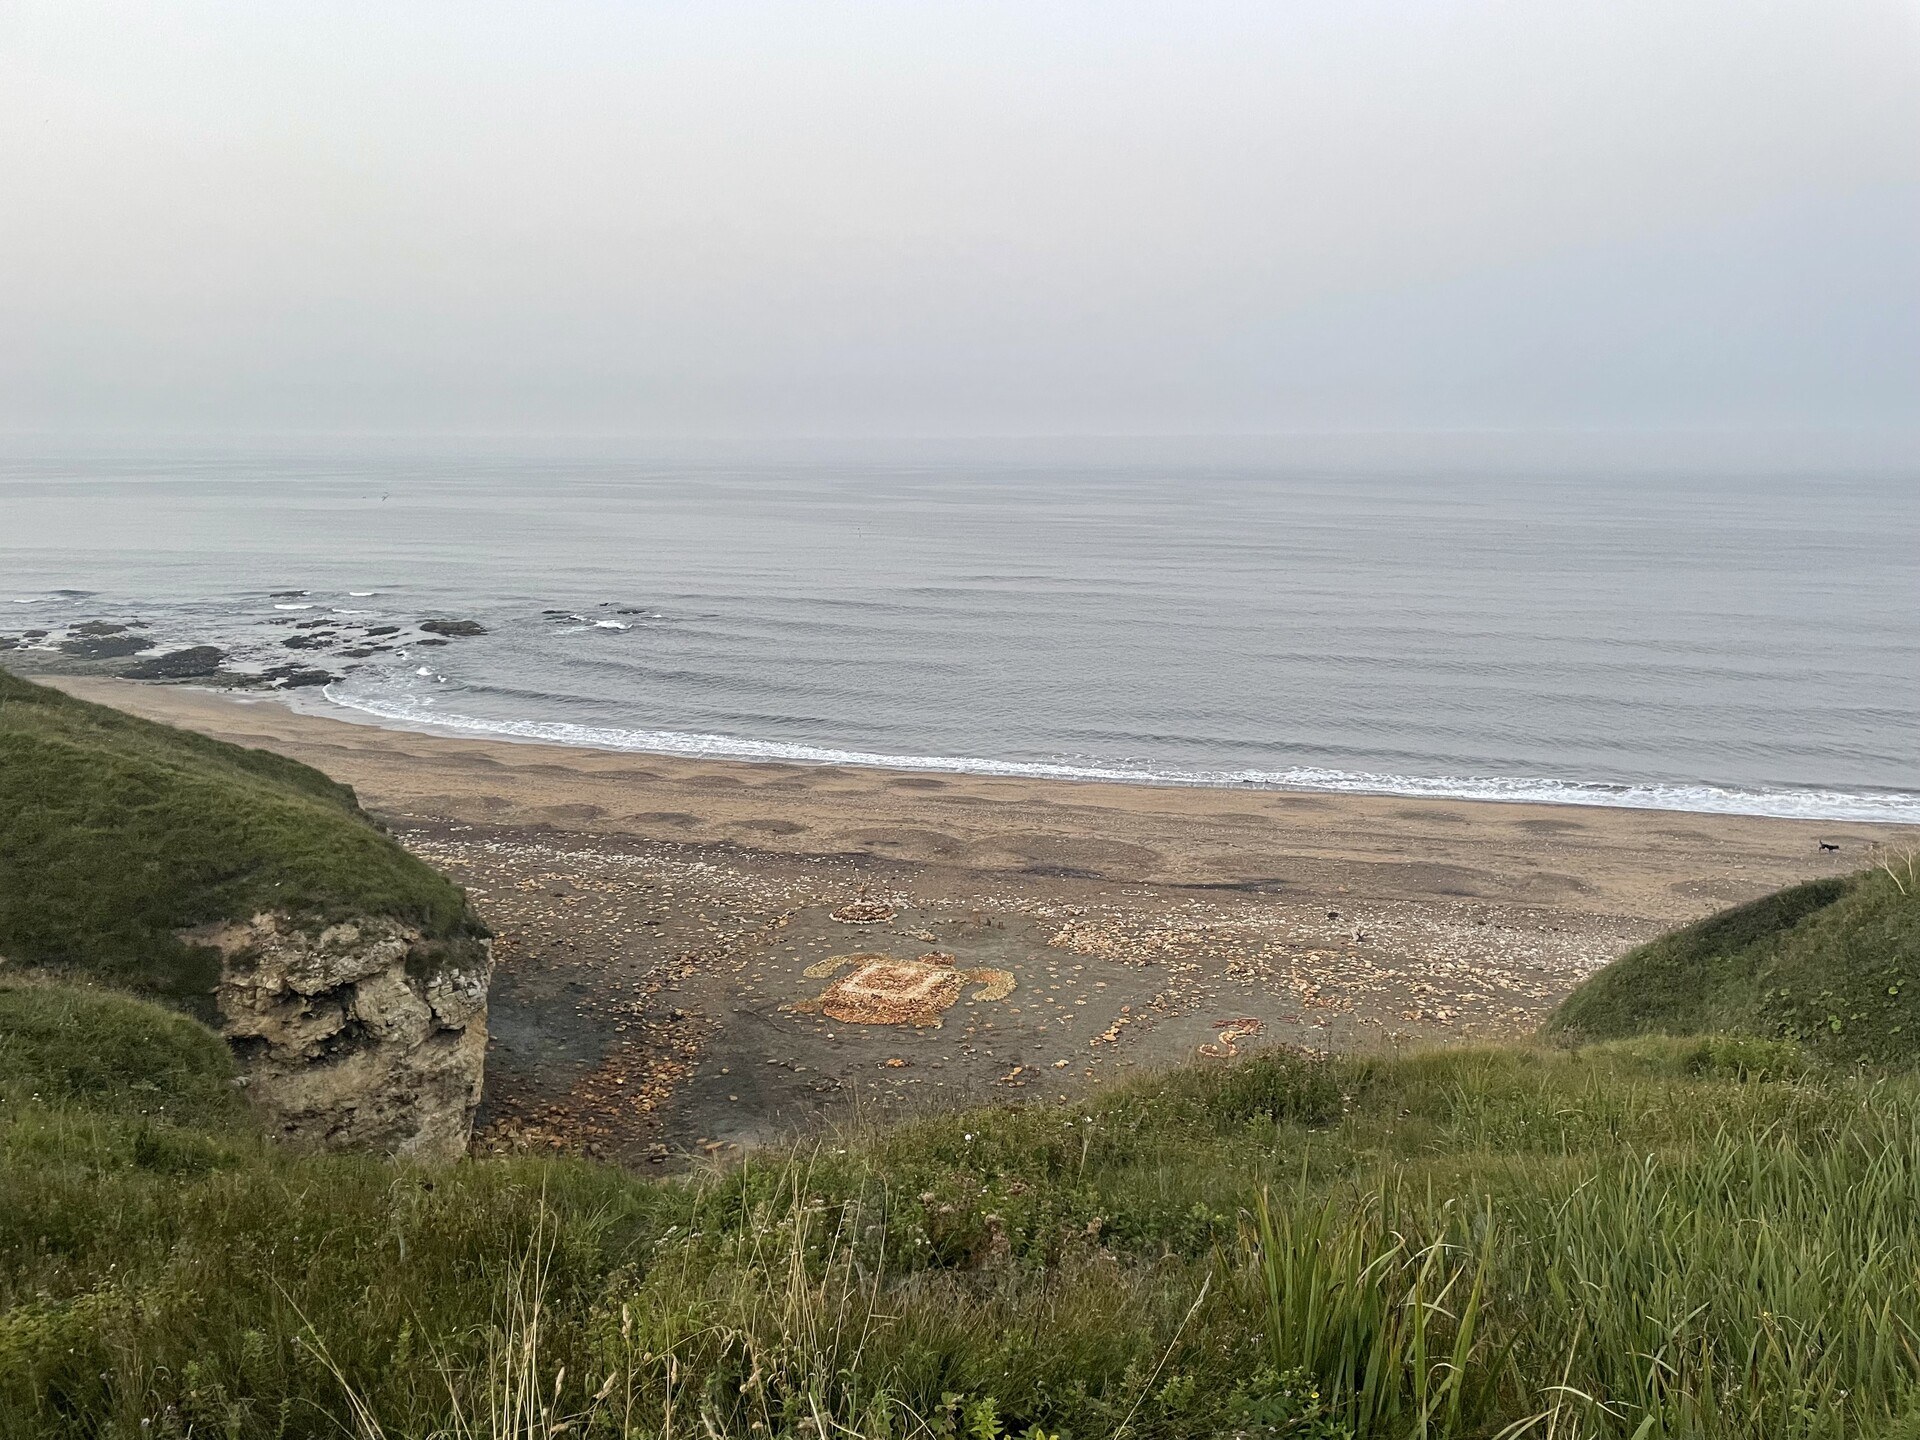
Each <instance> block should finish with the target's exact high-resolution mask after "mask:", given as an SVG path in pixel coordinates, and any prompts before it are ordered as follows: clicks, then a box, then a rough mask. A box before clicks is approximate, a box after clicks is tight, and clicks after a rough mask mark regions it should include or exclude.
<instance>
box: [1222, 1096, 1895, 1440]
mask: <svg viewBox="0 0 1920 1440" xmlns="http://www.w3.org/2000/svg"><path fill="white" fill-rule="evenodd" d="M1686 1128H1687V1132H1688V1133H1686V1135H1685V1137H1684V1143H1672V1142H1670V1143H1668V1144H1666V1145H1664V1146H1662V1147H1660V1148H1658V1149H1654V1150H1649V1151H1646V1152H1644V1153H1637V1154H1636V1153H1632V1152H1629V1151H1624V1150H1620V1151H1615V1152H1613V1153H1610V1154H1606V1155H1602V1156H1582V1157H1578V1159H1577V1161H1576V1162H1575V1163H1567V1164H1539V1163H1536V1164H1532V1165H1528V1166H1526V1167H1524V1168H1520V1167H1511V1166H1505V1167H1503V1166H1498V1165H1493V1164H1488V1165H1486V1166H1485V1168H1484V1169H1483V1170H1482V1185H1483V1191H1482V1196H1481V1199H1480V1202H1479V1203H1477V1204H1471V1205H1468V1204H1462V1203H1461V1202H1460V1201H1459V1200H1458V1199H1457V1198H1453V1197H1448V1198H1440V1197H1437V1196H1436V1195H1435V1193H1434V1192H1433V1191H1432V1190H1431V1189H1430V1188H1425V1187H1421V1186H1419V1185H1416V1184H1413V1183H1410V1182H1409V1181H1407V1180H1404V1179H1397V1178H1393V1177H1389V1178H1388V1179H1386V1180H1385V1181H1384V1182H1383V1183H1382V1184H1381V1186H1380V1187H1379V1188H1378V1189H1377V1190H1376V1191H1374V1192H1373V1193H1371V1194H1369V1195H1363V1196H1359V1197H1350V1198H1348V1199H1346V1200H1339V1199H1326V1198H1316V1197H1314V1196H1312V1195H1310V1194H1306V1193H1297V1194H1295V1195H1294V1196H1292V1197H1290V1198H1289V1199H1288V1200H1286V1201H1285V1202H1276V1201H1274V1200H1273V1198H1272V1197H1271V1196H1265V1195H1263V1196H1262V1197H1261V1199H1260V1201H1259V1204H1258V1206H1257V1209H1256V1216H1255V1221H1254V1224H1253V1225H1252V1227H1251V1233H1250V1236H1249V1242H1248V1243H1249V1249H1250V1254H1251V1260H1252V1263H1253V1268H1254V1271H1255V1274H1256V1277H1257V1280H1258V1283H1259V1288H1260V1292H1261V1295H1262V1298H1263V1300H1264V1306H1265V1321H1266V1328H1267V1335H1268V1341H1269V1344H1270V1346H1271V1347H1272V1353H1273V1357H1274V1361H1275V1363H1276V1364H1277V1365H1282V1366H1286V1365H1300V1366H1303V1367H1305V1368H1306V1369H1307V1370H1308V1371H1309V1372H1310V1373H1312V1374H1313V1375H1315V1376H1316V1377H1317V1378H1318V1380H1319V1381H1320V1383H1321V1385H1322V1387H1323V1389H1324V1390H1325V1393H1326V1394H1327V1396H1328V1397H1329V1400H1330V1402H1331V1406H1332V1408H1333V1411H1334V1413H1335V1414H1336V1415H1337V1416H1338V1417H1340V1418H1341V1419H1342V1420H1343V1421H1344V1422H1345V1423H1348V1424H1351V1425H1352V1426H1353V1427H1354V1429H1355V1431H1356V1433H1358V1434H1361V1435H1374V1434H1381V1435H1420V1436H1426V1435H1462V1436H1465V1435H1483V1434H1489V1433H1492V1432H1493V1431H1494V1430H1496V1429H1498V1428H1500V1427H1501V1426H1502V1425H1505V1426H1507V1427H1509V1429H1510V1431H1511V1432H1512V1433H1518V1431H1519V1430H1522V1429H1526V1428H1533V1429H1536V1430H1538V1431H1539V1432H1540V1433H1543V1434H1545V1433H1556V1434H1578V1435H1583V1436H1586V1435H1591V1436H1616V1435H1617V1436H1621V1437H1631V1440H1646V1437H1653V1436H1687V1437H1701V1440H1722V1437H1725V1440H1732V1437H1742V1440H1799V1437H1806V1440H1816V1437H1818V1440H1826V1437H1833V1440H1839V1437H1842V1436H1853V1435H1859V1434H1862V1433H1871V1431H1872V1429H1873V1428H1874V1427H1875V1426H1880V1425H1886V1424H1890V1423H1892V1422H1893V1421H1894V1420H1895V1419H1896V1418H1897V1417H1899V1416H1901V1415H1903V1414H1905V1413H1907V1412H1908V1411H1909V1410H1910V1409H1911V1408H1912V1407H1913V1405H1914V1396H1915V1385H1916V1382H1917V1381H1920V1117H1916V1115H1915V1113H1914V1111H1913V1110H1912V1108H1911V1107H1910V1106H1909V1105H1907V1104H1905V1103H1894V1102H1893V1099H1892V1097H1891V1096H1889V1095H1887V1094H1885V1093H1884V1092H1880V1091H1875V1090H1872V1089H1863V1090H1862V1091H1861V1092H1860V1093H1859V1104H1858V1106H1857V1107H1856V1108H1855V1109H1854V1110H1853V1112H1852V1113H1851V1114H1850V1115H1848V1116H1847V1118H1846V1121H1845V1123H1844V1125H1842V1126H1841V1127H1840V1128H1838V1129H1836V1130H1834V1131H1833V1132H1831V1133H1829V1134H1826V1135H1824V1136H1810V1135H1807V1134H1804V1133H1800V1132H1799V1131H1798V1130H1797V1129H1796V1128H1795V1127H1792V1126H1789V1125H1784V1124H1783V1125H1764V1124H1763V1125H1761V1126H1759V1127H1757V1128H1755V1127H1753V1126H1750V1125H1747V1124H1730V1123H1728V1122H1727V1120H1726V1119H1724V1118H1723V1117H1720V1116H1716V1115H1714V1114H1713V1113H1711V1112H1703V1113H1700V1114H1698V1115H1697V1116H1696V1117H1694V1119H1693V1122H1692V1123H1691V1124H1690V1125H1688V1126H1687V1127H1686ZM1570 1158H1571V1157H1570Z"/></svg>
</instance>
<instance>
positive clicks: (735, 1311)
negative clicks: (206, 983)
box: [0, 987, 1920, 1440]
mask: <svg viewBox="0 0 1920 1440" xmlns="http://www.w3.org/2000/svg"><path fill="white" fill-rule="evenodd" d="M143 1027H145V1028H146V1029H148V1030H150V1032H151V1033H148V1034H142V1033H141V1031H142V1028H143ZM75 1050H80V1051H89V1052H95V1053H101V1054H104V1053H105V1052H107V1051H110V1050H120V1051H123V1052H125V1053H126V1054H127V1055H128V1056H129V1057H133V1056H138V1057H141V1058H138V1059H134V1058H129V1059H127V1060H125V1061H124V1062H121V1061H111V1060H102V1061H98V1062H94V1061H77V1060H75V1059H74V1058H73V1055H72V1052H73V1051H75ZM223 1064H224V1061H223V1058H222V1057H221V1056H220V1055H219V1053H218V1047H217V1046H216V1045H214V1044H213V1042H212V1039H211V1036H209V1035H207V1034H205V1033H204V1032H198V1031H196V1030H195V1029H194V1027H193V1026H192V1024H191V1022H188V1021H186V1020H184V1019H182V1018H181V1017H179V1016H177V1015H173V1014H169V1013H166V1012H163V1011H160V1010H158V1009H156V1008H155V1007H152V1006H147V1005H144V1004H143V1003H141V1002H136V1001H130V1000H126V999H124V998H119V999H116V998H112V997H103V996H100V995H81V996H77V997H74V996H63V995H62V993H61V992H60V991H58V990H56V989H53V988H49V987H43V988H40V989H36V990H34V991H31V992H21V991H0V1434H6V1435H23V1436H24V1435H33V1436H74V1437H79V1436H89V1437H93V1436H123V1435H124V1436H127V1437H134V1436H154V1437H161V1436H165V1437H178V1440H184V1437H186V1436H189V1435H221V1436H231V1437H237V1440H245V1437H254V1436H259V1437H276V1440H296V1437H309V1436H311V1437H320V1436H329V1437H332V1436H337V1435H340V1434H343V1433H346V1434H352V1435H355V1436H358V1437H362V1440H373V1437H376V1436H383V1435H384V1436H396V1437H397V1436H413V1435H420V1436H425V1435H433V1434H455V1435H462V1434H503V1435H504V1434H511V1435H514V1436H520V1437H528V1440H555V1437H558V1436H559V1435H562V1434H564V1435H567V1436H569V1437H580V1440H592V1437H594V1436H608V1437H613V1436H621V1437H657V1440H665V1437H668V1436H673V1437H690V1436H691V1437H704V1436H724V1437H749V1436H755V1437H765V1440H773V1437H790V1440H797V1437H807V1440H817V1437H819V1436H822V1435H827V1436H834V1437H842V1436H853V1437H864V1440H907V1437H916V1440H923V1437H927V1436H934V1437H946V1440H961V1437H971V1440H1010V1437H1012V1440H1039V1437H1043V1436H1044V1437H1048V1440H1051V1437H1063V1440H1096V1437H1097V1440H1111V1437H1116V1436H1125V1437H1128V1440H1185V1437H1194V1440H1199V1437H1235V1436H1237V1437H1255V1436H1257V1437H1266V1440H1277V1437H1285V1440H1338V1437H1355V1440H1357V1437H1393V1440H1401V1437H1406V1436H1411V1435H1426V1436H1429V1437H1434V1440H1441V1437H1446V1440H1471V1437H1478V1440H1486V1437H1491V1436H1495V1435H1501V1434H1506V1435H1519V1434H1561V1435H1581V1436H1591V1437H1618V1440H1646V1437H1649V1436H1655V1435H1658V1436H1665V1437H1702V1440H1707V1437H1713V1440H1730V1437H1740V1440H1763V1437H1764V1440H1775V1437H1780V1436H1794V1437H1800V1440H1829V1437H1831V1440H1842V1437H1857V1436H1865V1437H1869V1440H1895V1437H1903V1440H1904V1437H1910V1436H1911V1435H1913V1434H1915V1433H1920V1431H1915V1430H1914V1429H1912V1428H1911V1427H1912V1426H1913V1425H1914V1423H1915V1416H1916V1415H1917V1414H1920V1356H1917V1355H1916V1353H1915V1350H1914V1347H1913V1344H1912V1336H1913V1335H1915V1334H1920V1287H1916V1286H1915V1284H1914V1283H1913V1276H1912V1273H1911V1271H1912V1261H1911V1257H1912V1256H1913V1255H1914V1254H1916V1253H1920V1203H1916V1202H1917V1201H1920V1146H1916V1145H1915V1144H1914V1143H1913V1137H1914V1136H1915V1134H1916V1133H1920V1081H1915V1080H1914V1079H1912V1078H1910V1077H1906V1076H1896V1077H1893V1078H1890V1079H1889V1078H1882V1079H1869V1078H1867V1077H1861V1076H1857V1075H1856V1074H1855V1073H1854V1072H1852V1071H1851V1070H1850V1069H1846V1068H1840V1069H1833V1068H1829V1067H1822V1066H1818V1065H1813V1064H1810V1063H1809V1061H1808V1060H1807V1058H1806V1057H1805V1055H1804V1054H1803V1053H1802V1052H1801V1051H1800V1049H1799V1047H1797V1046H1795V1045H1794V1044H1792V1043H1791V1042H1786V1041H1762V1040H1755V1039H1724V1038H1699V1039H1691V1040H1681V1039H1668V1038H1655V1039H1643V1040H1637V1041H1627V1042H1618V1043H1615V1044H1611V1045H1605V1046H1597V1047H1589V1048H1587V1049H1583V1050H1578V1051H1567V1050H1553V1049H1543V1048H1534V1047H1503V1048H1483V1049H1477V1050H1453V1051H1446V1052H1434V1053H1426V1054H1414V1055H1407V1056H1400V1057H1393V1058H1386V1059H1377V1058H1376V1059H1357V1058H1356V1059H1347V1060H1339V1061H1333V1062H1326V1063H1316V1062H1309V1061H1306V1060H1302V1059H1299V1058H1295V1057H1290V1056H1286V1055H1269V1056H1262V1057H1254V1058H1252V1059H1250V1060H1246V1061H1242V1062H1238V1063H1236V1064H1234V1065H1231V1066H1226V1067H1218V1068H1204V1069H1189V1070H1182V1071H1176V1072H1173V1073H1171V1074H1168V1075H1165V1076H1161V1077H1157V1078H1151V1079H1145V1080H1140V1081H1137V1082H1134V1083H1131V1084H1129V1085H1126V1086H1124V1087H1121V1088H1118V1089H1114V1090H1110V1091H1107V1092H1105V1093H1103V1094H1100V1095H1097V1096H1094V1097H1092V1098H1091V1099H1088V1100H1083V1101H1082V1102H1080V1103H1079V1104H1076V1105H1074V1106H1071V1107H1069V1106H1053V1105H1044V1104H1039V1105H1027V1106H1011V1105H1009V1106H1002V1107H998V1108H994V1109H982V1110H974V1111H969V1112H963V1113H958V1114H953V1115H944V1116H937V1117H931V1118H927V1119H923V1120H919V1121H916V1122H913V1123H909V1124H906V1125H902V1126H898V1127H895V1128H891V1129H887V1130H883V1131H878V1132H874V1133H865V1134H852V1133H848V1134H838V1135H834V1136H830V1137H824V1138H822V1139H820V1140H817V1141H814V1142H810V1143H808V1144H806V1145H803V1146H798V1147H796V1148H794V1149H792V1150H791V1151H786V1152H780V1153H763V1154H760V1155H757V1156H754V1157H752V1158H751V1159H750V1160H749V1161H747V1162H746V1163H743V1164H738V1165H733V1166H726V1167H719V1166H716V1167H713V1168H709V1169H703V1170H700V1171H697V1172H695V1173H693V1174H691V1175H687V1176H682V1177H678V1178H642V1177H636V1176H632V1175H628V1174H625V1173H622V1172H620V1171H617V1170H614V1169H612V1168H610V1167H605V1166H594V1165H587V1164H582V1163H577V1162H572V1161H566V1160H558V1159H534V1158H521V1159H512V1160H486V1161H476V1162H469V1163H466V1164H463V1165H460V1166H457V1167H455V1168H453V1169H452V1170H441V1171H415V1170H412V1169H410V1168H408V1167H406V1166H404V1165H393V1164H389V1163H386V1162H382V1161H378V1160H374V1159H370V1158H366V1157H352V1156H324V1155H309V1156H300V1155H292V1154H288V1153H286V1152H285V1151H282V1150H279V1149H276V1148H275V1147H271V1146H269V1145H267V1144H265V1143H264V1142H262V1141H261V1140H259V1139H258V1138H257V1137H255V1136H253V1135H252V1134H251V1132H250V1131H249V1129H248V1128H247V1122H246V1119H245V1117H244V1115H243V1114H241V1113H239V1112H237V1111H230V1110H227V1109H225V1108H223V1102H222V1095H223V1094H224V1093H227V1092H226V1090H225V1086H224V1081H223V1080H222V1079H221V1078H220V1077H221V1076H222V1075H223V1073H224V1071H223V1070H222V1068H221V1067H222V1066H223ZM149 1069H150V1071H151V1074H152V1075H153V1077H154V1078H152V1079H150V1080H146V1079H142V1078H139V1076H140V1075H141V1073H142V1072H143V1071H147V1070H149ZM149 1085H151V1086H152V1087H153V1088H151V1089H148V1088H144V1087H146V1086H149ZM503 1411H504V1412H505V1414H506V1415H508V1416H514V1417H517V1419H518V1423H515V1424H509V1425H505V1426H503V1427H498V1428H496V1427H495V1426H494V1425H493V1424H492V1423H491V1422H492V1420H493V1419H495V1418H497V1417H500V1416H501V1415H502V1412H503ZM1530 1417H1538V1418H1535V1419H1534V1420H1533V1423H1532V1424H1531V1425H1528V1424H1527V1423H1525V1422H1527V1421H1528V1420H1529V1418H1530ZM563 1427H565V1428H563Z"/></svg>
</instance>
